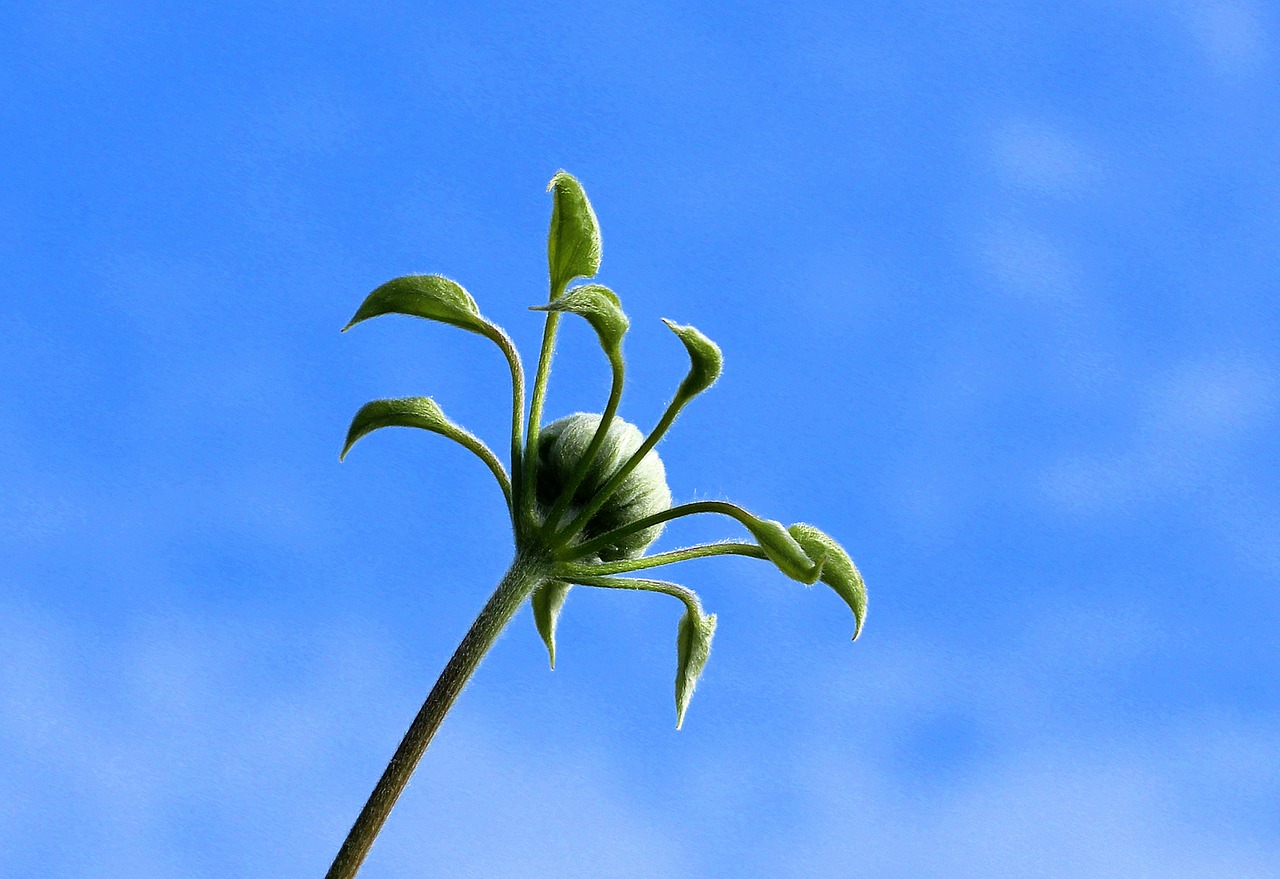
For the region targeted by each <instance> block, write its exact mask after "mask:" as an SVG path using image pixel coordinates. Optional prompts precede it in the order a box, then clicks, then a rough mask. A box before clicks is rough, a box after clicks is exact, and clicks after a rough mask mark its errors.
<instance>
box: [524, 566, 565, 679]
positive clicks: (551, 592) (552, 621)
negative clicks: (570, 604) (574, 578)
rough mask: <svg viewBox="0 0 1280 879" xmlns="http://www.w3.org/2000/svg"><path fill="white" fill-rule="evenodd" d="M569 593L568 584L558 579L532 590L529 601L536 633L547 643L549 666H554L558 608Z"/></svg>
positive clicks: (558, 618)
mask: <svg viewBox="0 0 1280 879" xmlns="http://www.w3.org/2000/svg"><path fill="white" fill-rule="evenodd" d="M568 595H569V584H568V583H562V582H560V581H559V580H552V581H551V582H550V583H544V584H543V585H541V586H539V587H538V588H537V589H535V590H533V596H532V597H531V598H530V603H531V604H532V606H533V621H534V623H535V624H536V625H537V626H538V634H539V635H541V636H542V643H543V644H546V645H547V654H548V656H549V657H550V659H551V667H552V668H553V669H554V668H555V667H556V623H557V622H559V620H560V609H561V608H562V607H564V600H565V598H567V597H568Z"/></svg>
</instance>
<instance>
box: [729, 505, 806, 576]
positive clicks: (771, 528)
mask: <svg viewBox="0 0 1280 879" xmlns="http://www.w3.org/2000/svg"><path fill="white" fill-rule="evenodd" d="M741 518H742V524H743V525H746V526H747V530H748V531H750V532H751V536H752V537H754V538H755V539H756V542H757V543H759V544H760V548H761V549H763V550H764V554H765V555H766V556H768V558H769V561H771V562H773V563H774V564H775V565H776V566H777V567H778V570H780V571H782V573H784V574H786V575H787V576H788V577H790V578H791V579H792V580H798V581H800V582H801V583H804V584H805V585H810V584H813V583H817V582H818V578H819V577H820V576H821V574H822V568H823V564H824V562H825V559H826V557H825V556H824V555H822V554H821V553H820V554H819V555H817V556H815V557H812V558H811V557H810V554H809V553H808V552H807V551H806V550H805V548H804V547H803V546H801V545H800V543H799V542H798V541H797V540H796V539H795V537H793V536H792V535H791V534H790V533H789V532H788V531H787V529H786V528H785V527H784V526H783V524H782V523H781V522H778V521H776V520H774V519H757V518H756V517H755V516H752V515H750V514H746V515H745V516H743V517H741Z"/></svg>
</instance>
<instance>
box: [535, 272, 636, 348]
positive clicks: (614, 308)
mask: <svg viewBox="0 0 1280 879" xmlns="http://www.w3.org/2000/svg"><path fill="white" fill-rule="evenodd" d="M530 310H531V311H558V312H572V313H573V314H576V315H579V316H581V317H582V318H584V319H585V320H586V321H587V323H589V324H591V328H592V329H593V330H595V331H596V335H597V336H599V337H600V345H601V346H602V347H603V348H604V349H605V351H607V352H610V353H615V352H617V351H618V350H619V347H620V346H621V345H622V337H623V336H624V335H626V332H627V329H628V328H629V327H630V326H631V322H630V321H629V320H628V319H627V315H626V313H625V312H623V310H622V301H621V300H620V299H618V294H616V293H614V292H613V291H612V290H610V289H609V288H608V287H605V286H604V285H602V284H584V285H582V286H581V287H574V288H573V289H572V290H569V291H568V292H566V293H565V294H564V295H563V296H561V297H560V298H559V299H555V300H553V301H552V302H550V303H548V304H546V305H534V306H531V307H530Z"/></svg>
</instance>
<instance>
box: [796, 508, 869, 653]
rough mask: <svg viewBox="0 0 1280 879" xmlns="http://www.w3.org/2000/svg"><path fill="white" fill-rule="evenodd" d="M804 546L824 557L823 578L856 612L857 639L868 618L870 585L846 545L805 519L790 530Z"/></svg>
mask: <svg viewBox="0 0 1280 879" xmlns="http://www.w3.org/2000/svg"><path fill="white" fill-rule="evenodd" d="M787 531H788V532H790V534H791V536H792V537H794V538H795V540H796V542H797V543H799V544H800V546H801V548H802V549H804V551H805V552H806V553H807V554H808V555H809V556H810V557H812V558H817V557H818V556H820V555H821V556H823V557H825V559H826V561H825V563H824V564H823V566H822V572H821V575H820V578H819V579H821V580H822V582H823V583H826V584H827V585H828V586H830V587H831V588H832V589H834V590H835V592H836V594H837V595H839V596H840V597H841V598H842V599H844V602H845V604H847V605H849V609H850V610H851V611H853V620H854V630H853V640H855V641H857V640H858V636H859V635H861V634H862V624H863V622H864V621H865V620H866V617H867V584H866V583H865V582H864V581H863V579H862V574H861V573H860V572H859V571H858V567H857V565H855V564H854V563H853V559H851V558H849V554H848V553H847V552H845V551H844V547H842V546H841V545H840V544H838V543H836V542H835V540H833V539H832V538H831V537H830V536H829V535H827V534H826V533H825V532H823V531H821V530H819V529H818V528H815V527H814V526H812V525H808V524H805V523H804V522H797V523H796V524H795V525H792V526H791V527H790V528H788V529H787Z"/></svg>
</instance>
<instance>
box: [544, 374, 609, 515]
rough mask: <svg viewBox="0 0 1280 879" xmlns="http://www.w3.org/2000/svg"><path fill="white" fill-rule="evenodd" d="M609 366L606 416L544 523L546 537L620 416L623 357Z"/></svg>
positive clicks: (602, 417)
mask: <svg viewBox="0 0 1280 879" xmlns="http://www.w3.org/2000/svg"><path fill="white" fill-rule="evenodd" d="M609 366H610V367H611V369H612V372H613V382H612V384H611V385H610V387H609V401H608V402H607V403H606V404H605V407H604V414H603V415H602V416H601V417H600V425H599V426H598V427H597V428H596V432H595V434H594V435H593V436H592V437H591V442H590V443H589V444H588V445H587V450H586V451H585V452H584V453H583V454H582V460H580V461H579V462H578V467H577V469H576V470H575V471H574V473H573V476H572V477H571V478H570V479H569V481H568V482H567V483H566V484H565V485H564V487H563V488H561V489H560V496H559V497H558V498H556V502H555V506H553V507H552V508H551V512H550V513H549V514H548V515H547V520H546V522H544V523H543V526H542V533H543V534H544V535H550V534H554V533H555V529H556V526H557V525H558V524H559V522H560V517H561V516H563V515H564V512H565V510H567V509H568V508H569V504H570V503H572V501H573V496H574V493H575V492H577V490H578V486H579V485H581V484H582V480H583V479H585V478H586V475H587V471H589V470H590V469H591V463H592V462H593V461H594V460H595V457H596V455H597V454H598V453H599V451H600V447H601V446H602V445H604V438H605V436H606V435H607V434H608V433H609V427H610V426H611V425H612V424H613V417H614V416H615V415H616V414H618V404H619V403H620V402H621V401H622V383H623V375H624V365H623V361H622V355H621V354H616V355H610V357H609Z"/></svg>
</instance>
